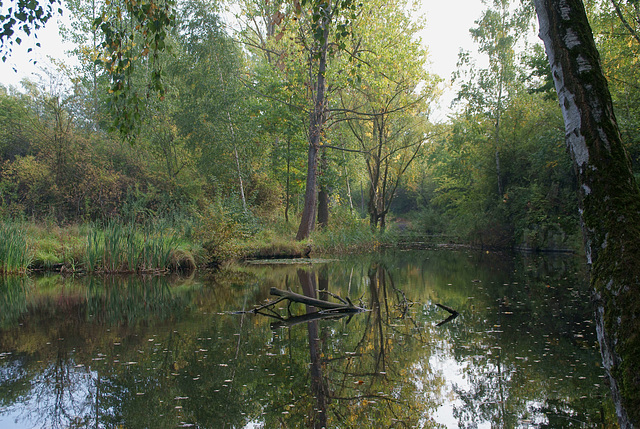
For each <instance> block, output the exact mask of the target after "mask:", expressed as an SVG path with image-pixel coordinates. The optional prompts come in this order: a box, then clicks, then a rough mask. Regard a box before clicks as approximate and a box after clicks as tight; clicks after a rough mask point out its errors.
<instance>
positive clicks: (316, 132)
mask: <svg viewBox="0 0 640 429" xmlns="http://www.w3.org/2000/svg"><path fill="white" fill-rule="evenodd" d="M326 7H331V6H330V5H327V6H326ZM330 16H331V13H330V11H327V14H326V18H324V19H323V22H322V23H320V24H319V25H321V27H322V29H323V41H322V42H321V43H320V46H319V47H318V49H319V52H318V54H319V56H320V58H319V61H318V72H317V74H316V84H315V91H314V96H313V110H312V111H311V118H310V121H309V153H308V159H307V182H306V190H305V195H304V208H303V210H302V219H301V220H300V227H299V228H298V234H297V235H296V240H304V239H306V238H308V237H309V235H310V234H311V232H312V231H313V229H314V227H315V221H316V205H317V194H318V150H319V148H320V139H321V137H322V134H323V132H324V124H325V121H326V115H325V110H326V100H325V97H326V94H325V93H326V80H325V72H326V70H327V51H328V49H329V24H330ZM310 61H313V55H312V56H311V58H310Z"/></svg>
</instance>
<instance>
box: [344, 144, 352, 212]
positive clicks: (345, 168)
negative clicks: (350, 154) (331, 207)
mask: <svg viewBox="0 0 640 429" xmlns="http://www.w3.org/2000/svg"><path fill="white" fill-rule="evenodd" d="M342 159H343V161H344V180H345V182H346V185H347V197H348V198H349V213H353V199H352V198H351V186H350V185H349V172H348V171H347V158H346V156H345V154H344V152H342Z"/></svg>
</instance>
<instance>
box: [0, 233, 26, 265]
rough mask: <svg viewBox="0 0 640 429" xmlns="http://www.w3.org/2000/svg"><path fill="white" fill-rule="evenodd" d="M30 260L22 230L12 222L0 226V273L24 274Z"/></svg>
mask: <svg viewBox="0 0 640 429" xmlns="http://www.w3.org/2000/svg"><path fill="white" fill-rule="evenodd" d="M31 258H32V257H31V254H30V252H29V248H28V243H27V236H26V234H25V232H24V230H23V229H22V228H20V227H19V225H17V224H15V223H12V222H5V223H2V224H0V273H5V274H8V273H12V274H19V273H25V272H26V271H27V269H28V268H29V264H30V263H31Z"/></svg>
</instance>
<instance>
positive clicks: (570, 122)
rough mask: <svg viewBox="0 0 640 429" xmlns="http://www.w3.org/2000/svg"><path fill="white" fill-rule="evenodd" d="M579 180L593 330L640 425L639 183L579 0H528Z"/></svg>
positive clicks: (631, 420) (621, 411) (627, 424)
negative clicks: (532, 4) (531, 1)
mask: <svg viewBox="0 0 640 429" xmlns="http://www.w3.org/2000/svg"><path fill="white" fill-rule="evenodd" d="M535 6H536V11H537V13H538V19H539V21H540V37H541V38H542V40H543V41H544V44H545V48H546V51H547V56H548V57H549V63H550V65H551V72H552V75H553V78H554V82H555V85H556V91H557V92H558V98H559V101H560V106H561V107H562V113H563V116H564V122H565V131H566V142H567V146H568V149H569V152H570V154H571V157H572V159H573V164H574V168H575V171H576V174H577V177H578V183H579V201H580V214H581V220H582V231H583V236H584V242H585V249H586V254H587V262H588V263H589V264H590V266H591V286H592V292H593V298H594V304H595V318H596V329H597V333H598V340H599V342H600V351H601V353H602V359H603V363H604V367H605V369H606V371H607V373H608V375H609V379H610V385H611V391H612V394H613V400H614V404H615V406H616V412H617V414H618V421H619V423H620V426H621V427H622V428H632V427H635V426H638V425H640V263H638V261H640V190H639V189H638V186H637V184H636V181H635V179H634V177H633V173H632V171H631V163H630V161H629V157H628V155H627V154H626V152H625V150H624V147H623V145H622V139H621V136H620V132H619V129H618V125H617V122H616V118H615V116H614V113H613V106H612V102H611V96H610V93H609V89H608V86H607V81H606V79H605V77H604V74H603V73H602V69H601V66H600V59H599V55H598V51H597V49H596V45H595V42H594V40H593V35H592V33H591V28H590V27H589V23H588V21H587V16H586V12H585V9H584V5H583V4H582V1H581V0H535Z"/></svg>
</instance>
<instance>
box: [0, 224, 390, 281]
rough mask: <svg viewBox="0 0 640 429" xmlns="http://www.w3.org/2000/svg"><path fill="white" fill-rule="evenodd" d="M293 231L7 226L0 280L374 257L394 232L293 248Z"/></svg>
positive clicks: (318, 235) (328, 233) (337, 232)
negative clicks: (313, 256) (10, 276)
mask: <svg viewBox="0 0 640 429" xmlns="http://www.w3.org/2000/svg"><path fill="white" fill-rule="evenodd" d="M294 236H295V225H293V224H291V223H287V222H284V221H282V222H274V221H272V222H269V223H267V222H265V223H264V225H259V226H257V227H256V226H255V225H254V226H253V231H247V229H246V228H244V227H243V226H242V225H235V224H227V225H222V224H220V223H217V224H207V223H198V222H193V223H187V222H180V223H177V222H169V221H167V220H159V219H158V220H153V221H149V222H146V223H144V224H131V223H125V222H121V221H115V220H112V221H108V222H106V223H105V224H101V225H100V224H94V223H86V224H71V225H58V224H56V223H53V222H28V221H8V222H7V221H5V222H4V223H3V224H2V227H1V228H0V261H1V263H0V273H12V274H24V273H28V272H63V273H165V272H167V273H168V272H177V271H191V270H194V269H196V268H197V269H208V268H209V269H211V268H217V267H220V266H222V265H225V264H228V263H230V262H232V261H238V260H245V259H267V258H284V257H289V258H290V257H308V256H309V255H310V254H312V253H313V254H345V253H358V252H363V251H372V250H376V249H378V248H380V247H381V246H385V245H390V244H392V243H393V242H394V241H395V240H396V235H395V234H394V232H393V231H388V232H386V233H381V232H375V231H372V230H371V228H370V227H369V226H368V224H367V223H366V221H364V220H359V219H350V220H348V221H347V220H345V219H342V220H340V222H338V221H336V222H335V224H334V225H332V226H330V227H328V228H326V229H323V230H318V231H315V232H314V233H313V234H312V236H311V237H310V238H309V239H308V240H305V241H295V240H294Z"/></svg>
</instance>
